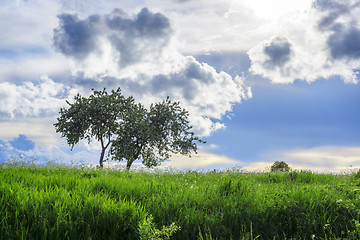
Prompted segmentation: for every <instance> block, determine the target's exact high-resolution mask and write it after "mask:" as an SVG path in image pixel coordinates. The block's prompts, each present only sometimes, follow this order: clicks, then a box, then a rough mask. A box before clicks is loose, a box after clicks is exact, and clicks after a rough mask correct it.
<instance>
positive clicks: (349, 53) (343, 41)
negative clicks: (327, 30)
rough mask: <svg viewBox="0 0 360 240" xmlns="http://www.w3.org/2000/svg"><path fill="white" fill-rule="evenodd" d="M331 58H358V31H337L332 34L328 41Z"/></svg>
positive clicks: (359, 47)
mask: <svg viewBox="0 0 360 240" xmlns="http://www.w3.org/2000/svg"><path fill="white" fill-rule="evenodd" d="M328 45H329V46H330V51H331V56H332V57H333V58H335V59H338V58H349V59H359V58H360V30H359V29H357V28H354V27H353V28H350V29H348V30H346V31H339V32H337V34H333V35H331V36H330V37H329V39H328Z"/></svg>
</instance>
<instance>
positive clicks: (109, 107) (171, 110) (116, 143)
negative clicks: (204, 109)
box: [54, 88, 204, 169]
mask: <svg viewBox="0 0 360 240" xmlns="http://www.w3.org/2000/svg"><path fill="white" fill-rule="evenodd" d="M67 103H68V105H69V106H70V107H69V108H68V109H66V108H61V109H60V112H59V113H60V117H58V118H57V120H58V122H57V123H55V124H54V126H55V129H56V132H60V133H61V134H62V135H61V136H62V137H65V138H67V142H68V144H69V145H70V146H71V149H73V147H74V145H75V144H77V143H78V142H79V141H80V140H82V139H86V140H88V142H89V143H90V142H91V141H92V140H93V139H95V140H97V141H99V142H100V143H101V155H100V160H99V164H100V166H101V167H102V166H103V161H104V155H105V151H106V150H107V149H108V148H110V150H109V155H111V156H112V158H113V159H114V160H118V161H122V160H126V161H127V166H126V168H127V169H130V167H131V165H132V163H133V162H134V161H135V160H137V159H142V163H143V164H144V165H145V166H147V167H153V166H157V165H159V164H161V162H162V161H164V160H165V159H168V158H169V157H170V154H171V153H181V154H184V155H191V151H194V152H195V153H196V151H197V145H196V142H204V141H202V140H201V139H199V138H198V137H196V136H195V135H194V133H193V132H191V131H190V130H191V128H192V127H191V126H190V125H189V121H188V115H189V114H188V112H187V111H186V110H185V109H182V108H181V107H180V103H179V102H172V101H170V99H169V98H167V99H166V100H164V101H163V102H160V103H156V104H151V106H150V108H149V109H146V108H145V107H144V106H143V105H142V104H140V103H139V104H136V103H135V101H134V98H133V97H128V98H125V97H124V96H123V95H121V90H120V88H118V89H117V90H116V91H114V90H112V92H111V94H108V93H107V92H106V89H104V90H103V91H94V92H93V94H91V95H90V96H89V98H85V97H82V96H81V95H80V94H78V95H76V96H75V97H74V103H69V102H68V101H67Z"/></svg>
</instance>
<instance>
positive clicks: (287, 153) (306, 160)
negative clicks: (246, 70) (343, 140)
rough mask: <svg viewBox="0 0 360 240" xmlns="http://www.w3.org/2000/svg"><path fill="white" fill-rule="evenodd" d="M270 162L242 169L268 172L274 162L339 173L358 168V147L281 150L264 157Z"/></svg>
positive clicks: (261, 162) (359, 153)
mask: <svg viewBox="0 0 360 240" xmlns="http://www.w3.org/2000/svg"><path fill="white" fill-rule="evenodd" d="M264 156H266V158H267V159H269V160H270V159H272V160H270V161H266V162H265V161H259V162H254V163H251V164H249V165H247V166H245V167H244V168H245V169H246V170H250V171H259V170H269V167H270V166H271V165H272V164H273V163H274V162H275V161H285V162H286V163H288V164H289V166H290V167H291V168H292V169H294V170H304V169H305V170H312V171H318V172H326V171H330V172H341V171H344V170H348V169H359V168H360V147H358V146H353V147H342V146H322V147H314V148H305V149H303V148H299V149H293V150H283V151H279V152H276V153H268V154H266V155H264Z"/></svg>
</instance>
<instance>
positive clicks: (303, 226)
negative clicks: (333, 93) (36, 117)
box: [0, 164, 360, 239]
mask: <svg viewBox="0 0 360 240" xmlns="http://www.w3.org/2000/svg"><path fill="white" fill-rule="evenodd" d="M359 186H360V173H353V174H347V175H332V174H314V173H311V172H308V171H303V172H298V171H293V172H287V173H243V172H235V171H228V172H206V173H203V172H194V171H191V172H190V171H189V172H171V171H169V172H152V173H149V172H139V171H129V172H126V171H115V170H90V169H79V168H71V167H64V166H36V165H21V164H20V165H16V164H15V165H14V164H7V165H6V164H2V165H0V221H1V222H0V239H151V238H152V239H166V238H167V237H169V236H170V235H171V237H170V239H360V223H359V221H360V190H359V188H360V187H359ZM163 226H165V227H164V228H163Z"/></svg>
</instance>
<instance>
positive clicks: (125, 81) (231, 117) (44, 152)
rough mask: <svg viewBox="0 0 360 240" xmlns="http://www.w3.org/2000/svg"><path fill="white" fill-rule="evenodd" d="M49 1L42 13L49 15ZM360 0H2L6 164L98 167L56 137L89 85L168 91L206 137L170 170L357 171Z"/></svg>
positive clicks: (147, 93)
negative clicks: (279, 165)
mask: <svg viewBox="0 0 360 240" xmlns="http://www.w3.org/2000/svg"><path fill="white" fill-rule="evenodd" d="M44 9H46V11H44ZM359 14H360V2H359V1H357V0H356V1H355V0H350V1H340V0H301V1H291V2H290V1H286V0H274V1H271V4H270V1H266V0H232V1H225V2H224V1H221V0H212V1H205V0H196V1H195V0H187V1H180V0H171V1H167V2H166V3H164V2H163V1H159V0H134V1H121V0H120V1H118V0H116V1H115V0H108V1H103V0H82V1H80V0H79V1H77V0H75V1H74V0H73V1H70V0H50V1H49V0H34V1H24V0H17V1H13V0H4V1H2V2H1V3H0V29H2V32H3V37H2V40H1V41H0V63H1V65H2V68H1V69H0V96H1V99H2V102H1V104H0V160H2V161H4V160H6V159H9V158H11V157H13V156H15V157H16V156H27V157H33V156H35V157H36V158H37V159H40V160H53V161H60V162H71V161H75V162H77V163H86V164H87V163H92V164H95V163H97V161H98V158H99V155H100V149H99V147H100V146H99V144H98V143H96V142H93V143H92V144H90V145H88V144H87V143H86V142H83V143H80V144H78V145H77V146H76V147H75V148H74V150H73V151H70V147H69V146H67V144H66V140H65V139H61V138H60V136H59V135H60V134H56V133H55V130H54V127H53V125H52V124H53V123H55V122H56V117H57V116H58V111H59V109H60V107H63V106H65V105H66V103H65V101H66V100H70V101H71V99H72V98H73V96H74V95H75V94H77V93H80V94H82V95H85V96H86V95H88V94H89V93H90V90H91V88H96V89H102V88H104V87H106V88H107V89H112V88H117V87H121V88H122V90H123V93H124V94H125V95H133V96H134V97H135V99H137V100H138V101H139V102H142V103H144V104H147V103H149V102H156V101H160V100H162V99H164V98H166V96H168V95H169V96H170V97H171V98H172V99H173V100H176V101H180V102H181V104H182V105H183V107H185V108H186V109H187V110H189V113H190V117H189V119H190V121H191V124H192V125H193V126H194V130H195V131H196V133H197V134H198V135H200V136H202V137H203V138H204V139H206V140H207V144H205V145H201V146H200V150H199V153H198V154H197V155H196V156H193V157H192V158H191V159H189V158H186V157H182V156H173V157H172V158H171V159H169V161H166V162H165V163H164V164H163V166H164V167H175V168H181V169H183V168H200V169H213V168H229V167H230V168H231V167H243V168H244V169H248V170H263V169H265V168H266V167H268V166H270V165H271V164H272V163H273V162H274V161H277V160H282V161H286V162H288V163H289V164H290V166H291V167H293V168H295V169H313V170H321V171H323V170H327V171H338V170H344V169H348V168H349V167H350V166H351V167H352V168H359V167H360V137H359V134H360V124H359V119H360V112H359V109H360V85H359V76H360V74H359V69H360V21H359V18H358V17H357V16H359Z"/></svg>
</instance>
